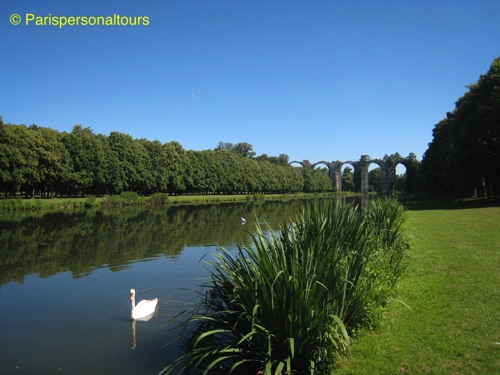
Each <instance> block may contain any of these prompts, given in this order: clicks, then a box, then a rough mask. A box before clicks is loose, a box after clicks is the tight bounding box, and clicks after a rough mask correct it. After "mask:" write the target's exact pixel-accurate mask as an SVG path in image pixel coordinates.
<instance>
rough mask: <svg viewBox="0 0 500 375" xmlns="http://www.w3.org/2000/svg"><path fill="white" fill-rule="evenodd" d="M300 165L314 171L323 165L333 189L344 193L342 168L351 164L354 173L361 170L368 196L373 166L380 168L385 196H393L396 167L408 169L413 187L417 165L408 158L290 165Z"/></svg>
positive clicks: (408, 177)
mask: <svg viewBox="0 0 500 375" xmlns="http://www.w3.org/2000/svg"><path fill="white" fill-rule="evenodd" d="M294 163H298V164H300V165H301V166H302V167H304V168H310V169H314V168H315V167H316V166H318V165H320V164H323V165H325V166H326V167H327V168H328V175H329V176H330V178H331V180H332V184H333V187H334V188H335V189H336V190H337V191H342V167H343V166H344V165H345V164H349V165H351V166H352V167H353V168H354V171H356V170H359V172H360V175H361V193H362V194H368V191H369V184H368V168H369V166H370V165H371V164H376V165H378V166H379V167H380V170H381V177H382V186H383V188H382V190H383V192H382V193H383V194H385V195H392V193H393V189H394V186H395V183H396V166H397V165H398V164H402V165H404V166H405V168H406V178H407V180H406V186H411V184H412V181H411V179H413V177H414V176H415V170H416V167H415V164H414V162H413V159H412V158H411V157H410V156H408V157H406V158H403V157H401V158H398V159H396V160H390V161H385V160H381V159H368V158H366V157H363V156H362V157H361V159H360V160H358V161H350V160H348V161H339V160H337V161H331V162H327V161H318V162H316V163H311V162H310V161H309V160H303V161H292V162H290V163H289V164H294Z"/></svg>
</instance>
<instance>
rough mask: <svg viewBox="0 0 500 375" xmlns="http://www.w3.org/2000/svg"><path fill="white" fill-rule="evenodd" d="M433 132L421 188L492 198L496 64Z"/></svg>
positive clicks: (497, 126)
mask: <svg viewBox="0 0 500 375" xmlns="http://www.w3.org/2000/svg"><path fill="white" fill-rule="evenodd" d="M467 88H468V89H469V91H468V92H466V93H465V94H464V95H463V96H462V97H461V98H459V99H458V100H457V102H456V103H455V109H454V110H453V111H452V112H450V113H448V114H447V116H446V118H444V119H443V120H441V121H440V122H439V123H438V124H436V126H435V127H434V130H433V140H432V142H431V143H429V148H428V149H427V151H426V152H425V154H424V157H423V159H422V163H421V166H420V173H419V178H420V184H421V187H422V188H423V189H424V190H427V191H429V192H433V193H441V194H450V195H460V196H471V195H482V196H496V195H497V194H498V193H499V190H500V187H499V186H500V167H499V166H500V58H496V59H495V60H494V61H493V63H492V64H491V67H490V69H489V70H488V72H487V73H486V75H481V76H480V77H479V80H478V82H477V83H474V84H471V85H468V86H467Z"/></svg>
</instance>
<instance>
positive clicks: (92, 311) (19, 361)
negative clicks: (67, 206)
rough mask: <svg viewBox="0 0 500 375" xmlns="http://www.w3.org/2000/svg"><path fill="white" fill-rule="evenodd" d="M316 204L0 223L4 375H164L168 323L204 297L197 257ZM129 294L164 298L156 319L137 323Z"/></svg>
mask: <svg viewBox="0 0 500 375" xmlns="http://www.w3.org/2000/svg"><path fill="white" fill-rule="evenodd" d="M311 203H312V200H290V201H288V202H281V201H280V202H277V201H274V202H273V201H271V202H262V203H253V204H246V203H234V204H217V205H202V206H170V207H162V208H154V209H153V208H133V209H119V210H118V209H116V210H109V211H95V210H85V211H76V210H75V211H66V212H55V213H45V214H44V213H39V212H36V213H29V214H28V213H3V214H1V215H0V321H1V322H2V332H1V334H0V372H1V373H2V374H54V373H61V374H62V373H66V374H110V373H115V374H118V373H119V374H122V375H123V374H137V373H140V374H156V373H158V372H159V371H161V370H162V369H163V368H164V367H165V366H167V365H168V364H169V363H170V362H172V361H173V360H175V359H176V358H178V357H179V356H180V355H181V351H180V349H178V348H177V346H176V345H175V343H173V344H171V345H167V344H168V343H169V342H172V341H173V340H175V338H176V337H175V335H176V334H175V333H174V331H172V330H171V328H173V327H174V326H175V324H176V321H175V320H174V321H171V319H172V318H173V317H174V316H176V315H177V314H178V313H179V312H181V311H183V310H184V309H186V308H187V307H188V306H190V305H191V304H192V303H193V302H195V301H196V299H197V298H198V297H199V292H200V290H201V288H200V285H201V284H202V283H203V282H205V281H207V277H208V272H207V269H206V267H207V266H206V265H205V264H204V263H203V261H202V258H203V257H204V256H207V257H208V258H210V253H215V251H216V246H222V247H225V248H228V249H232V248H236V246H237V244H238V243H241V242H242V241H245V240H247V239H248V238H249V237H250V233H251V232H253V231H254V230H255V226H256V224H264V223H267V225H269V228H270V229H271V230H274V229H276V228H277V227H278V226H279V224H282V223H285V222H289V221H290V220H291V218H293V217H295V216H296V214H297V213H298V212H300V210H301V209H302V208H303V207H304V205H306V204H311ZM240 217H245V218H246V224H244V225H242V223H241V222H240ZM131 288H134V289H136V291H137V301H139V300H141V299H144V298H154V297H157V298H158V299H159V303H158V307H157V310H156V313H155V315H154V316H153V317H152V318H151V319H150V320H149V321H137V322H131V321H130V309H131V305H130V299H129V292H130V289H131Z"/></svg>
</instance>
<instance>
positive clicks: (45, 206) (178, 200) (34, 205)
mask: <svg viewBox="0 0 500 375" xmlns="http://www.w3.org/2000/svg"><path fill="white" fill-rule="evenodd" d="M332 194H333V193H295V194H231V195H229V194H228V195H223V194H207V195H174V196H169V195H167V194H162V193H157V194H154V195H153V196H151V197H139V196H137V195H136V194H135V193H122V194H121V195H117V196H111V197H105V198H102V197H93V196H89V197H86V198H35V199H25V198H16V199H6V198H3V199H0V211H31V210H58V209H63V210H64V209H71V208H82V207H113V206H130V205H134V206H147V205H155V206H157V205H178V204H216V203H230V202H256V201H266V200H289V199H306V198H321V197H331V196H332ZM335 195H336V196H346V197H347V196H354V195H359V194H354V193H335Z"/></svg>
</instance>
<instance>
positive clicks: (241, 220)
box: [240, 217, 247, 225]
mask: <svg viewBox="0 0 500 375" xmlns="http://www.w3.org/2000/svg"><path fill="white" fill-rule="evenodd" d="M240 223H241V224H242V225H243V224H246V223H247V219H245V218H244V217H242V218H240Z"/></svg>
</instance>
